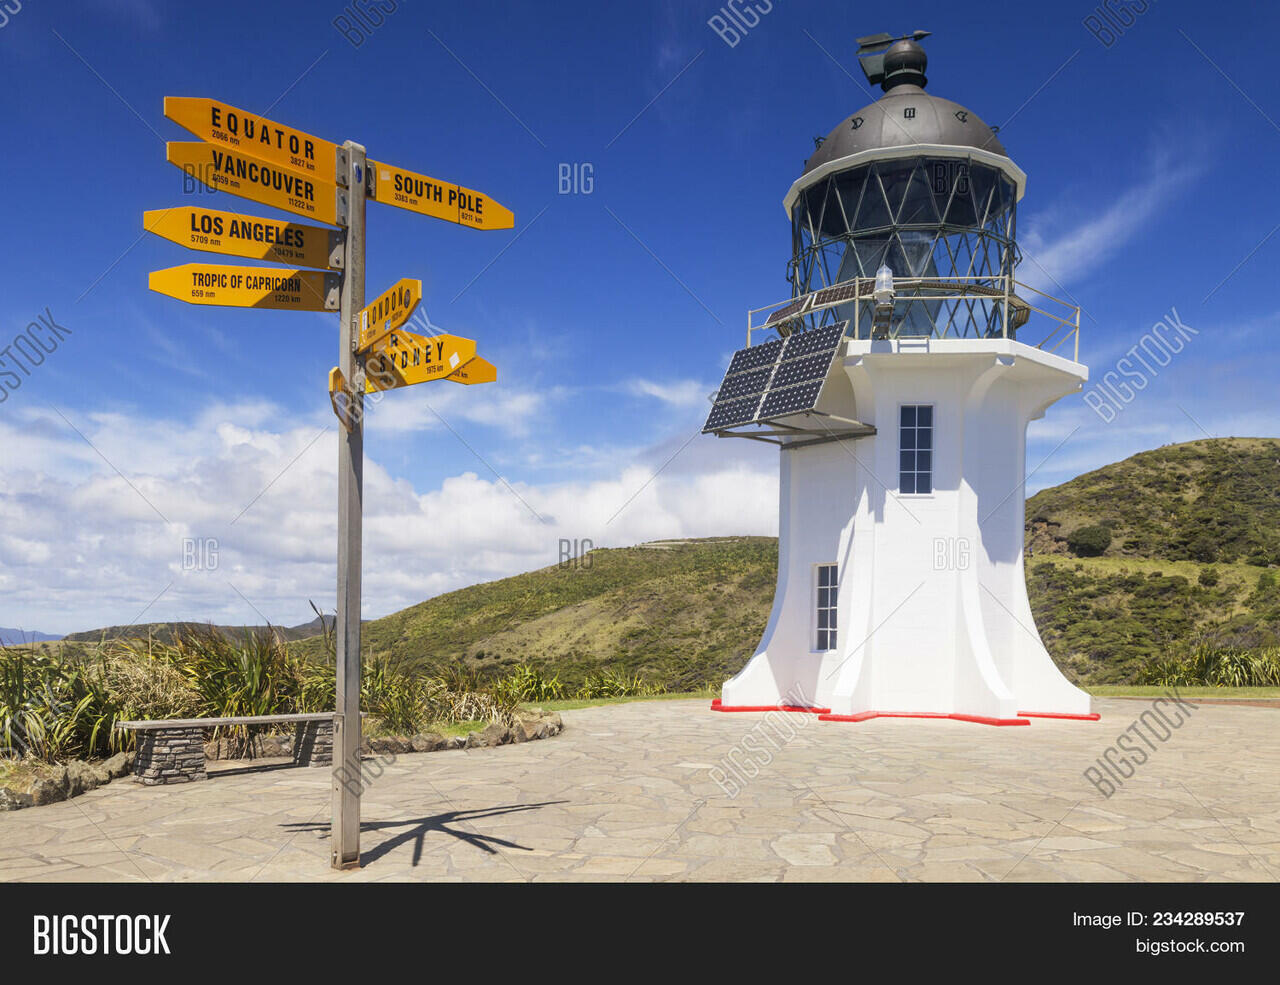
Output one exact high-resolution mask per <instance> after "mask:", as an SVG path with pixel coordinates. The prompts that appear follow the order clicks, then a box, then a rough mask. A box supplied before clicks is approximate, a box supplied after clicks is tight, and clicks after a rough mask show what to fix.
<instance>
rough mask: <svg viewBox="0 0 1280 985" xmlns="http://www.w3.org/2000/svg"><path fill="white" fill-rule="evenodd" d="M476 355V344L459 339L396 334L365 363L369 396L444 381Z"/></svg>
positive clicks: (378, 347)
mask: <svg viewBox="0 0 1280 985" xmlns="http://www.w3.org/2000/svg"><path fill="white" fill-rule="evenodd" d="M475 355H476V344H475V342H474V341H472V340H471V339H464V338H460V337H459V336H457V335H432V336H424V335H416V334H414V333H413V332H406V331H404V330H403V329H401V330H398V331H395V332H392V333H391V334H390V335H388V336H387V337H386V339H385V340H384V341H383V342H382V343H380V344H379V345H378V346H377V347H376V348H375V349H374V350H373V351H372V352H370V353H369V354H368V356H367V357H366V359H365V388H364V389H365V393H372V392H373V391H374V390H394V389H396V388H398V387H402V386H412V385H413V384H415V383H428V382H430V381H431V380H443V379H445V378H446V377H447V376H448V375H449V374H450V373H453V372H454V371H456V370H457V369H458V368H459V367H461V366H464V365H465V364H467V363H468V362H470V361H471V360H472V359H474V358H475Z"/></svg>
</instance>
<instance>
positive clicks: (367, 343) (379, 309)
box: [356, 277, 422, 352]
mask: <svg viewBox="0 0 1280 985" xmlns="http://www.w3.org/2000/svg"><path fill="white" fill-rule="evenodd" d="M421 300H422V281H420V280H411V279H410V278H408V277H404V278H401V279H400V280H398V281H396V283H395V284H394V285H392V286H391V287H389V288H387V290H385V291H383V292H382V294H381V295H380V296H379V297H378V299H377V300H376V301H374V302H373V304H370V305H366V306H365V307H364V310H362V311H361V312H360V314H359V316H358V318H359V320H358V322H357V326H356V327H357V328H358V330H359V332H360V337H359V339H358V340H357V343H356V344H357V349H356V351H357V352H365V351H367V350H368V349H370V348H372V347H373V346H374V345H375V344H376V343H378V342H380V341H382V339H383V338H385V337H386V335H387V334H388V333H389V332H392V331H394V330H395V329H397V328H399V327H400V326H401V325H403V324H404V323H405V322H407V321H408V320H409V316H410V315H412V314H413V311H414V309H415V308H417V307H418V302H419V301H421Z"/></svg>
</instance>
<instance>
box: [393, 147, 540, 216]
mask: <svg viewBox="0 0 1280 985" xmlns="http://www.w3.org/2000/svg"><path fill="white" fill-rule="evenodd" d="M368 165H369V170H370V171H372V172H373V175H374V191H373V197H374V199H375V200H377V201H379V202H382V203H383V204H384V205H394V206H396V207H397V208H401V209H408V210H409V211H410V212H417V213H420V214H421V215H429V216H432V217H433V218H436V219H444V220H445V221H446V222H456V223H457V224H458V225H460V226H470V227H471V228H473V229H511V228H513V227H514V226H515V221H516V220H515V216H514V215H513V214H512V212H511V210H510V209H508V208H507V207H506V206H504V205H501V204H500V203H498V202H495V201H494V200H493V199H491V198H490V197H489V196H488V195H485V194H484V193H483V192H477V191H473V190H471V189H470V188H463V187H462V186H461V185H452V184H449V182H447V181H437V180H436V179H435V178H428V177H427V176H426V175H425V174H418V173H416V172H414V171H409V170H407V169H405V168H398V167H396V166H395V165H394V164H383V163H382V162H380V161H369V162H368Z"/></svg>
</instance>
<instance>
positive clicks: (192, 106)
mask: <svg viewBox="0 0 1280 985" xmlns="http://www.w3.org/2000/svg"><path fill="white" fill-rule="evenodd" d="M164 115H165V116H167V117H168V118H169V119H171V120H173V122H174V123H176V124H178V126H180V127H183V128H184V129H186V130H190V131H191V132H192V133H194V134H195V135H196V136H197V137H199V138H200V139H201V140H204V141H207V142H209V143H211V144H221V145H222V146H223V147H225V148H227V149H228V150H236V151H240V152H241V153H244V154H249V155H251V156H253V157H256V158H258V159H259V160H262V161H270V162H271V163H272V164H279V165H280V166H281V167H285V168H289V169H290V170H292V171H296V172H298V173H299V174H304V175H308V176H310V177H311V178H314V179H315V180H316V181H319V182H324V183H326V184H330V185H332V184H335V179H336V177H337V169H336V167H335V160H336V157H337V151H338V145H337V144H335V143H332V142H331V141H328V140H321V139H320V138H319V137H313V136H312V135H311V134H309V133H303V132H302V131H301V130H295V129H294V128H293V127H287V126H285V125H284V124H282V123H276V122H274V121H272V120H268V119H267V118H266V117H262V116H258V115H257V114H256V113H247V112H245V111H244V110H242V109H236V108H235V107H234V106H228V105H227V104H226V103H221V102H218V100H216V99H202V98H196V97H190V96H165V97H164Z"/></svg>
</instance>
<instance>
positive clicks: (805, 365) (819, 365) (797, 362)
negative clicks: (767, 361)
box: [769, 352, 831, 391]
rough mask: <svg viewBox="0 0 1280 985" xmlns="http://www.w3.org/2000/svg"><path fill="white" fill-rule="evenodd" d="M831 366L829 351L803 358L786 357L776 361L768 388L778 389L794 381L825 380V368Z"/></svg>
mask: <svg viewBox="0 0 1280 985" xmlns="http://www.w3.org/2000/svg"><path fill="white" fill-rule="evenodd" d="M830 368H831V353H829V352H819V353H818V354H817V355H815V356H805V357H804V358H803V359H788V360H787V361H785V362H781V363H778V368H777V369H776V370H774V373H773V379H772V380H771V381H770V382H769V389H770V390H771V391H772V390H779V389H781V388H782V387H784V386H793V385H794V384H796V383H808V382H810V381H812V380H825V379H826V378H827V370H829V369H830Z"/></svg>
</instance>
